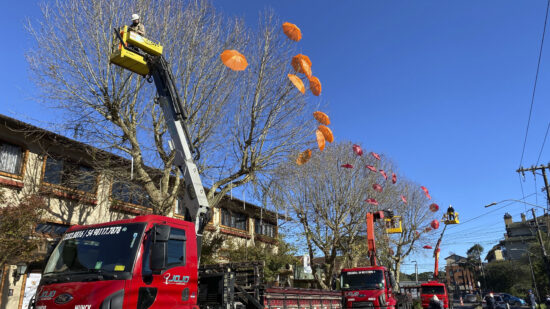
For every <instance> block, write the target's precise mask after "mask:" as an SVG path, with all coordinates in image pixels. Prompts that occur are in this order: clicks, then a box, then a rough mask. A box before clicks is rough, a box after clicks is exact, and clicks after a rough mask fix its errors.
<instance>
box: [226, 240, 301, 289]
mask: <svg viewBox="0 0 550 309" xmlns="http://www.w3.org/2000/svg"><path fill="white" fill-rule="evenodd" d="M275 248H277V251H276V253H275V251H274V249H275ZM295 255H296V248H295V247H294V246H292V245H291V244H289V243H287V242H285V241H284V240H283V239H282V237H279V239H278V244H277V246H276V247H274V246H267V245H256V246H252V247H248V246H246V245H242V246H234V245H233V246H232V247H231V248H230V249H229V250H228V251H227V257H228V258H229V260H230V261H231V262H251V261H264V262H265V267H264V281H265V282H266V283H272V282H274V281H275V280H277V275H278V274H279V272H280V271H281V270H282V269H284V268H285V266H286V265H287V264H291V265H292V264H295V263H296V262H297V258H296V257H295Z"/></svg>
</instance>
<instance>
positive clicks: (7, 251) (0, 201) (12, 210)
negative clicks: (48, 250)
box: [0, 190, 47, 270]
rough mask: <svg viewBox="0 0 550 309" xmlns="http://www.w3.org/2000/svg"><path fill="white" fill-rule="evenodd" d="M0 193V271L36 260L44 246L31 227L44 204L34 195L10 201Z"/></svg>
mask: <svg viewBox="0 0 550 309" xmlns="http://www.w3.org/2000/svg"><path fill="white" fill-rule="evenodd" d="M7 195H8V194H7V193H6V192H5V191H4V190H0V252H2V254H0V270H2V269H4V265H6V264H7V263H8V262H9V263H10V264H16V263H18V262H25V263H28V262H32V261H35V260H37V259H39V258H40V256H38V255H37V250H38V249H39V248H40V246H41V245H43V244H44V242H43V239H42V238H41V237H40V235H39V234H37V233H35V227H36V225H37V224H38V223H40V220H41V219H42V216H43V214H44V213H45V209H46V208H47V203H46V201H45V199H44V198H43V197H42V196H40V195H38V194H30V193H29V194H25V195H24V196H21V197H18V198H14V197H8V196H7Z"/></svg>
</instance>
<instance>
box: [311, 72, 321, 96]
mask: <svg viewBox="0 0 550 309" xmlns="http://www.w3.org/2000/svg"><path fill="white" fill-rule="evenodd" d="M309 90H311V93H313V95H315V96H319V95H320V94H321V82H320V81H319V79H318V78H317V77H315V76H312V77H310V78H309Z"/></svg>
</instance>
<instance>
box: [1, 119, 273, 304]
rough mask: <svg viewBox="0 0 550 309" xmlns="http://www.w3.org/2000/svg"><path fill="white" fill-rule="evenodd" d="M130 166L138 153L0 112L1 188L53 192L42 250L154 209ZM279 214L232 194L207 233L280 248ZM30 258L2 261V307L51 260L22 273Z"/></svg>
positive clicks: (23, 297) (13, 192) (42, 227)
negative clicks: (68, 234) (91, 227)
mask: <svg viewBox="0 0 550 309" xmlns="http://www.w3.org/2000/svg"><path fill="white" fill-rule="evenodd" d="M98 158H101V160H107V161H109V162H110V164H109V166H112V167H113V168H115V167H117V168H119V169H117V170H116V171H115V172H113V170H110V169H109V168H107V169H101V170H98V169H96V168H94V164H93V163H92V162H94V160H97V159H98ZM120 167H122V168H120ZM130 167H131V161H129V160H126V159H124V158H122V157H119V156H116V155H114V154H112V153H108V152H105V151H102V150H99V149H97V148H94V147H91V146H89V145H86V144H83V143H80V142H78V141H75V140H72V139H69V138H67V137H64V136H61V135H58V134H55V133H53V132H50V131H47V130H43V129H41V128H38V127H35V126H32V125H29V124H27V123H24V122H21V121H19V120H16V119H13V118H10V117H7V116H4V115H0V190H1V191H2V194H3V196H4V198H5V200H8V201H10V203H16V202H17V201H18V200H21V199H22V198H23V197H24V196H26V195H29V194H39V195H41V196H43V197H44V198H45V199H46V201H47V205H48V207H47V211H46V214H45V215H44V217H43V220H42V222H41V223H39V224H38V225H37V226H36V228H35V232H36V233H40V234H41V235H42V236H44V237H45V238H46V239H47V240H48V242H46V243H45V244H44V248H43V249H41V250H40V251H41V252H37V254H40V255H41V257H42V258H45V257H46V255H47V252H48V247H50V248H51V247H52V246H53V245H54V244H55V243H56V240H58V239H59V237H60V236H61V235H62V234H63V233H64V232H65V231H66V230H67V229H68V228H69V227H70V226H71V225H74V224H79V225H85V224H95V223H102V222H108V221H114V220H119V219H125V218H130V217H133V216H136V215H144V214H150V213H152V208H151V205H150V204H149V201H148V197H147V195H146V194H145V193H144V190H143V189H142V188H140V187H139V185H137V184H136V183H134V182H133V181H132V177H131V176H132V175H129V173H130V169H131V168H130ZM121 170H125V171H127V172H125V173H121ZM3 206H4V205H0V207H3ZM169 216H172V217H176V218H180V219H183V218H184V216H183V207H181V205H179V203H178V202H175V203H174V205H173V207H172V209H171V211H170V213H169ZM279 216H280V215H278V214H277V213H275V212H272V211H268V210H266V209H264V208H261V207H258V206H256V205H254V204H251V203H248V202H245V201H242V200H238V199H234V198H232V197H226V198H224V199H223V200H222V202H221V203H220V204H219V206H217V207H215V208H213V215H212V217H211V220H210V222H209V224H208V225H207V228H206V232H205V233H220V234H223V235H225V236H226V238H225V239H226V240H225V242H224V246H227V245H228V244H229V243H230V242H232V243H235V244H236V245H248V246H258V245H261V246H271V247H272V248H274V247H275V246H274V245H275V244H276V243H277V233H278V224H277V222H278V219H279ZM220 259H221V260H223V257H221V258H220ZM25 262H26V261H13V265H6V266H4V267H3V269H0V308H10V309H12V308H26V305H27V304H28V301H29V300H30V298H31V297H32V295H33V294H34V292H33V288H34V289H36V285H37V284H38V282H39V280H40V272H41V270H42V267H43V264H44V261H43V259H42V260H39V261H38V262H34V263H31V264H28V263H26V264H25V265H26V266H28V267H27V270H25V271H24V272H22V273H21V274H20V276H19V275H18V274H17V273H18V270H17V266H16V264H17V263H25ZM20 272H21V269H20ZM16 279H18V280H16Z"/></svg>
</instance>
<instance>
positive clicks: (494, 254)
mask: <svg viewBox="0 0 550 309" xmlns="http://www.w3.org/2000/svg"><path fill="white" fill-rule="evenodd" d="M485 260H487V263H491V262H493V261H503V260H504V255H503V254H502V245H501V244H498V245H494V246H493V248H491V249H490V250H489V252H487V255H486V256H485Z"/></svg>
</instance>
